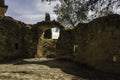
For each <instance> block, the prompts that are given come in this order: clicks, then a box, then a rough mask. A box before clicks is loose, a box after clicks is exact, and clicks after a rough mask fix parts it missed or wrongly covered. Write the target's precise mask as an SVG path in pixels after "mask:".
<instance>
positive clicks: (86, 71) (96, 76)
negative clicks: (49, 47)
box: [14, 59, 120, 80]
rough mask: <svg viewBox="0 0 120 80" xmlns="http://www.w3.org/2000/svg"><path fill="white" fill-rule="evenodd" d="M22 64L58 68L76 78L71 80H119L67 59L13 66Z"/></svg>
mask: <svg viewBox="0 0 120 80" xmlns="http://www.w3.org/2000/svg"><path fill="white" fill-rule="evenodd" d="M22 64H38V65H46V66H49V67H50V68H60V69H61V70H62V71H63V72H65V73H67V74H71V75H75V76H76V77H74V78H73V80H78V79H77V78H79V77H81V78H85V79H88V80H120V77H119V74H111V73H106V72H102V71H99V70H95V69H93V68H90V67H87V66H85V65H82V64H79V63H77V62H74V61H71V60H68V59H54V60H47V61H25V60H23V61H20V62H17V63H15V64H14V65H22Z"/></svg>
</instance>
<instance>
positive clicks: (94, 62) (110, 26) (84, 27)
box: [57, 14, 120, 73]
mask: <svg viewBox="0 0 120 80" xmlns="http://www.w3.org/2000/svg"><path fill="white" fill-rule="evenodd" d="M119 22H120V15H116V14H113V15H109V16H104V17H100V18H97V19H95V20H93V21H91V22H90V23H79V24H78V25H77V27H76V28H75V29H73V30H64V31H63V32H62V33H61V35H60V38H59V39H58V43H57V54H58V55H61V56H63V55H67V54H72V55H71V56H72V57H71V59H72V60H75V61H77V62H79V63H81V64H85V65H88V66H92V67H94V68H96V69H99V70H103V71H108V72H116V73H117V72H120V23H119Z"/></svg>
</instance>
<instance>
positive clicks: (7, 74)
mask: <svg viewBox="0 0 120 80" xmlns="http://www.w3.org/2000/svg"><path fill="white" fill-rule="evenodd" d="M0 80H120V77H118V75H113V74H110V73H105V72H101V71H97V70H94V69H92V68H88V67H86V66H84V65H80V64H78V63H75V62H73V61H70V60H67V59H46V58H31V59H21V60H16V61H12V62H9V63H1V64H0Z"/></svg>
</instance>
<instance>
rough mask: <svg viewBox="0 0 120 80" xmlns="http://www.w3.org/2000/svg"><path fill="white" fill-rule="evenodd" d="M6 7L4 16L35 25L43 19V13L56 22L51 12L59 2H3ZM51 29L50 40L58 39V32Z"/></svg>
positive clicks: (57, 0)
mask: <svg viewBox="0 0 120 80" xmlns="http://www.w3.org/2000/svg"><path fill="white" fill-rule="evenodd" d="M5 4H6V5H8V10H7V12H6V14H5V15H6V16H11V17H12V18H14V19H16V20H19V21H22V22H25V23H27V24H35V23H37V22H41V21H43V20H44V19H45V13H49V14H50V16H51V20H54V19H55V20H56V18H57V15H56V14H55V13H54V12H53V10H54V6H55V5H56V4H60V2H59V0H56V1H53V2H51V3H50V2H46V1H44V2H41V0H5ZM55 30H56V29H52V38H53V39H58V37H59V32H56V31H55Z"/></svg>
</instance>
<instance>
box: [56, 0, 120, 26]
mask: <svg viewBox="0 0 120 80" xmlns="http://www.w3.org/2000/svg"><path fill="white" fill-rule="evenodd" d="M60 2H61V5H56V6H55V10H54V12H55V13H56V14H57V15H58V17H57V20H58V21H59V22H60V23H64V24H65V23H68V24H71V25H72V26H73V27H74V26H75V24H76V23H78V21H79V22H84V21H89V20H92V19H94V18H96V17H99V16H103V15H108V14H113V13H115V8H120V0H60Z"/></svg>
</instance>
